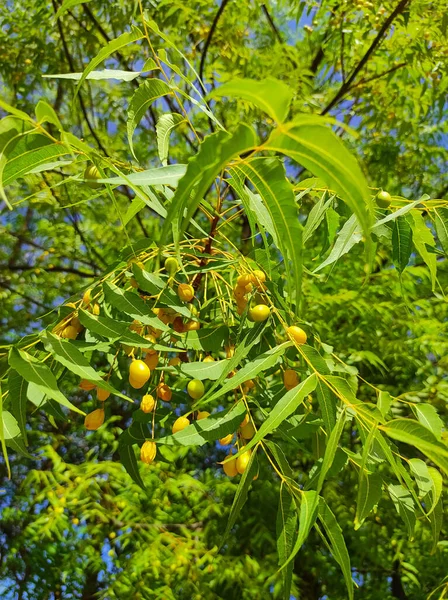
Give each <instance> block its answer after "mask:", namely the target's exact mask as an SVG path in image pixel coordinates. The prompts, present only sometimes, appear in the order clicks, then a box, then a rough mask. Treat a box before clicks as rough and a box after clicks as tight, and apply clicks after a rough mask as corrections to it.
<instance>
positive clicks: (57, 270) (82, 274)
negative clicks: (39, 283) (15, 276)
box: [0, 265, 95, 279]
mask: <svg viewBox="0 0 448 600" xmlns="http://www.w3.org/2000/svg"><path fill="white" fill-rule="evenodd" d="M35 269H40V270H41V271H46V272H49V273H73V274H74V275H79V276H80V277H91V278H92V279H93V278H94V277H95V274H94V273H87V271H80V270H79V269H75V268H74V267H58V266H56V265H55V266H52V267H50V266H48V267H37V266H36V265H0V272H1V271H34V270H35Z"/></svg>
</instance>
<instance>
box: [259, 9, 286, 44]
mask: <svg viewBox="0 0 448 600" xmlns="http://www.w3.org/2000/svg"><path fill="white" fill-rule="evenodd" d="M261 10H262V11H263V13H264V16H265V17H266V19H267V22H268V23H269V25H270V27H271V29H272V31H273V32H274V35H275V37H276V38H277V40H278V41H279V42H280V44H283V38H282V34H281V33H280V31H279V29H278V27H277V25H276V24H275V23H274V19H273V18H272V17H271V15H270V14H269V11H268V9H267V7H266V4H262V5H261Z"/></svg>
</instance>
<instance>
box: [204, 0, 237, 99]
mask: <svg viewBox="0 0 448 600" xmlns="http://www.w3.org/2000/svg"><path fill="white" fill-rule="evenodd" d="M229 1H230V0H222V2H221V6H220V7H219V8H218V12H217V13H216V15H215V18H214V19H213V23H212V26H211V27H210V31H209V32H208V36H207V39H206V40H205V44H204V48H203V50H202V56H201V62H200V65H199V83H200V84H201V86H202V89H203V90H204V92H206V91H207V90H206V89H205V86H204V84H203V79H204V67H205V59H206V57H207V51H208V47H209V46H210V42H211V41H212V37H213V34H214V33H215V29H216V26H217V25H218V21H219V19H220V17H221V15H222V13H223V12H224V9H225V7H226V6H227V4H228V3H229Z"/></svg>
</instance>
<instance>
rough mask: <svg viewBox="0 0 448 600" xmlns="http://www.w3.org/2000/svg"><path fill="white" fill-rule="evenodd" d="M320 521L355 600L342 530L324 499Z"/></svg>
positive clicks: (320, 504)
mask: <svg viewBox="0 0 448 600" xmlns="http://www.w3.org/2000/svg"><path fill="white" fill-rule="evenodd" d="M319 520H320V522H321V523H322V525H323V528H324V530H325V533H326V534H327V537H328V540H329V543H330V548H331V552H332V554H333V556H334V558H335V560H336V562H337V563H338V564H339V566H340V567H341V570H342V574H343V575H344V579H345V585H346V586H347V592H348V597H349V599H350V600H353V580H352V573H351V567H350V556H349V554H348V552H347V546H346V545H345V540H344V536H343V535H342V529H341V528H340V527H339V524H338V522H337V521H336V518H335V516H334V514H333V513H332V512H331V510H330V508H329V507H328V505H327V503H326V502H325V500H324V499H323V498H319Z"/></svg>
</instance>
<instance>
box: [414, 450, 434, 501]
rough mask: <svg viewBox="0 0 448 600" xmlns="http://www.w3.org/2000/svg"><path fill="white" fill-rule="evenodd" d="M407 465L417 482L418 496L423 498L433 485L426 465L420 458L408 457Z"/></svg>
mask: <svg viewBox="0 0 448 600" xmlns="http://www.w3.org/2000/svg"><path fill="white" fill-rule="evenodd" d="M409 466H410V467H411V471H412V474H413V475H414V478H415V481H416V482H417V485H418V489H419V492H420V496H421V497H422V498H424V497H425V496H426V494H428V493H429V492H430V491H431V489H432V487H433V483H432V479H431V475H430V474H429V470H428V467H427V465H426V463H425V462H423V461H422V460H421V459H420V458H410V459H409ZM437 472H438V471H437Z"/></svg>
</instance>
